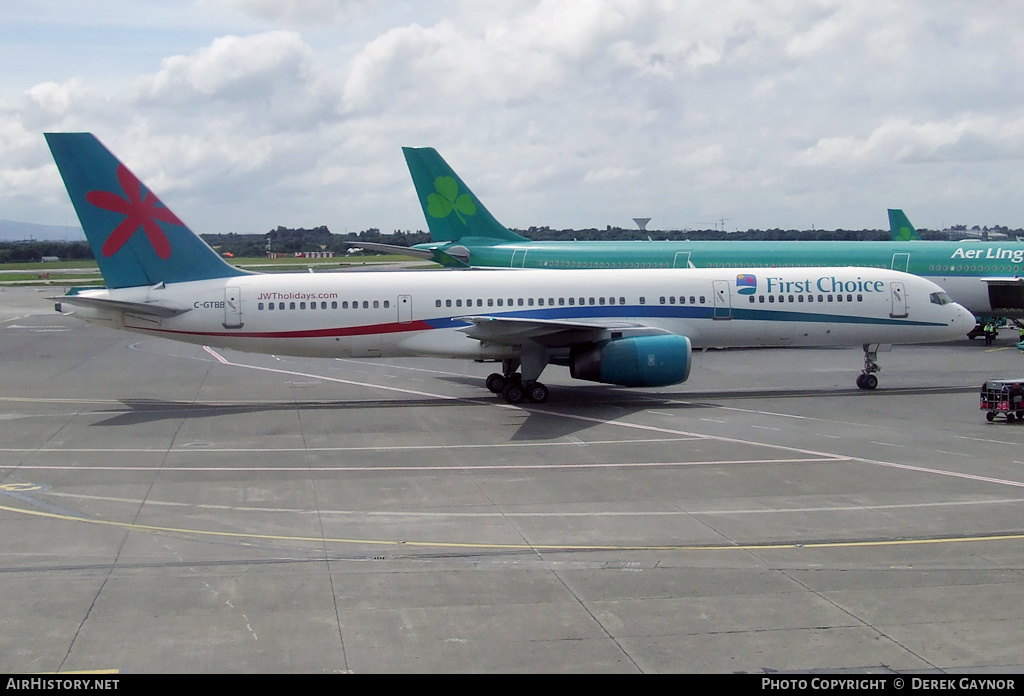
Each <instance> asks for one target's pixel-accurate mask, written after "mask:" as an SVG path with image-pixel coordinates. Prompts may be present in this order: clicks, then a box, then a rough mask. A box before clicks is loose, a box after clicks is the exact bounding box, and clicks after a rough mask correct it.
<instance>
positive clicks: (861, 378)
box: [857, 374, 867, 389]
mask: <svg viewBox="0 0 1024 696" xmlns="http://www.w3.org/2000/svg"><path fill="white" fill-rule="evenodd" d="M865 377H867V375H865V374H860V375H857V388H858V389H864V388H865V387H864V378H865Z"/></svg>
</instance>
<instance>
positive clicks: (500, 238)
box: [402, 147, 528, 243]
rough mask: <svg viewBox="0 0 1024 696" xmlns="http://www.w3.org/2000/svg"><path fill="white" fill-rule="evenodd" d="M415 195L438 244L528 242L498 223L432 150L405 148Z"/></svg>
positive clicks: (426, 148)
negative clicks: (471, 239)
mask: <svg viewBox="0 0 1024 696" xmlns="http://www.w3.org/2000/svg"><path fill="white" fill-rule="evenodd" d="M402 152H403V153H405V162H406V164H408V165H409V173H410V174H411V175H412V183H413V184H414V185H415V186H416V195H417V196H418V197H419V199H420V205H421V206H422V207H423V216H424V217H425V218H426V219H427V227H428V228H429V229H430V237H431V239H433V240H434V241H435V242H457V241H459V240H460V239H464V238H466V237H474V238H476V240H477V243H480V242H481V240H492V242H493V243H498V242H523V241H528V240H527V239H526V238H525V237H521V236H519V235H518V234H516V233H515V232H513V231H512V230H510V229H508V228H507V227H505V226H504V225H502V224H501V223H499V222H498V221H497V220H495V219H494V216H493V215H491V213H490V212H489V211H488V210H487V208H485V207H484V204H483V203H481V202H480V201H479V200H478V199H477V197H476V196H475V195H474V194H473V192H472V191H470V190H469V187H468V186H466V184H465V183H463V181H462V179H460V178H459V175H458V174H456V173H455V170H453V169H452V168H451V167H449V166H448V163H447V162H445V161H444V160H443V159H442V158H441V155H439V154H437V150H435V149H434V148H432V147H403V148H402Z"/></svg>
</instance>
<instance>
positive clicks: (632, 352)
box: [569, 334, 692, 387]
mask: <svg viewBox="0 0 1024 696" xmlns="http://www.w3.org/2000/svg"><path fill="white" fill-rule="evenodd" d="M691 355H692V349H691V348H690V339H688V338H687V337H686V336H676V335H674V334H659V335H656V336H636V337H634V338H618V339H614V340H611V341H605V342H603V343H591V344H589V345H582V346H573V347H572V349H571V350H570V352H569V374H571V375H572V376H573V377H574V378H576V379H585V380H588V381H590V382H601V383H603V384H618V385H621V386H623V387H664V386H666V385H669V384H679V383H680V382H685V381H686V379H687V378H688V377H689V376H690V357H691Z"/></svg>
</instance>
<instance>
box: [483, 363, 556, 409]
mask: <svg viewBox="0 0 1024 696" xmlns="http://www.w3.org/2000/svg"><path fill="white" fill-rule="evenodd" d="M501 368H502V374H498V373H497V372H493V373H491V374H490V375H488V376H487V381H486V382H485V384H486V385H487V389H488V390H489V391H490V392H492V393H494V394H501V395H502V396H503V397H504V398H505V401H507V402H509V403H510V404H518V403H521V402H522V401H523V399H527V400H529V401H533V402H534V403H538V404H542V403H544V402H545V401H547V400H548V388H547V387H545V386H544V385H543V384H541V383H540V382H538V381H537V380H535V379H531V380H526V379H523V375H522V374H520V373H519V372H516V370H517V369H518V368H519V361H518V360H502V362H501Z"/></svg>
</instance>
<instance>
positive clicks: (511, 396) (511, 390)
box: [501, 381, 526, 404]
mask: <svg viewBox="0 0 1024 696" xmlns="http://www.w3.org/2000/svg"><path fill="white" fill-rule="evenodd" d="M501 395H502V396H504V397H505V401H507V402H509V403H510V404H518V403H520V402H521V401H522V400H523V397H524V396H526V394H525V392H524V390H523V385H522V383H521V382H518V381H515V382H513V381H509V383H508V384H506V385H505V388H504V389H502V390H501Z"/></svg>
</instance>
